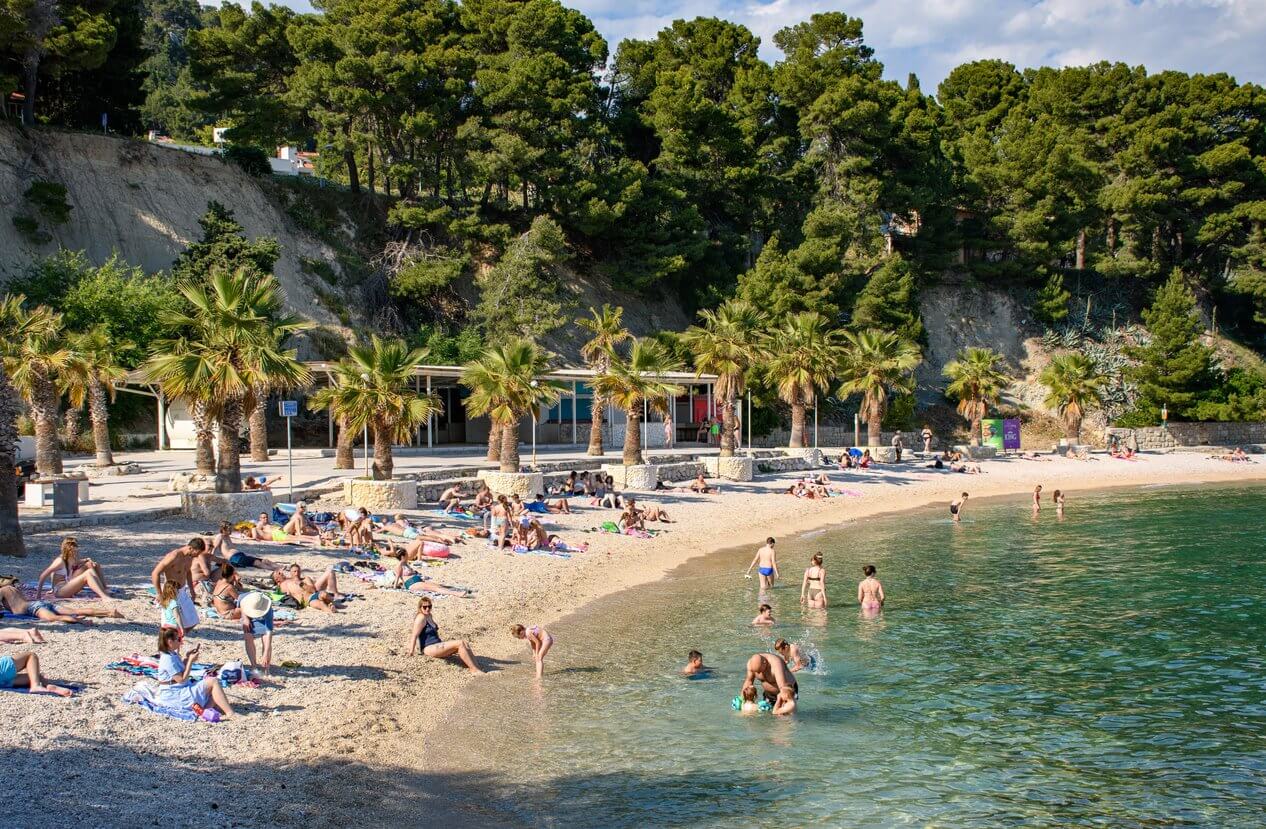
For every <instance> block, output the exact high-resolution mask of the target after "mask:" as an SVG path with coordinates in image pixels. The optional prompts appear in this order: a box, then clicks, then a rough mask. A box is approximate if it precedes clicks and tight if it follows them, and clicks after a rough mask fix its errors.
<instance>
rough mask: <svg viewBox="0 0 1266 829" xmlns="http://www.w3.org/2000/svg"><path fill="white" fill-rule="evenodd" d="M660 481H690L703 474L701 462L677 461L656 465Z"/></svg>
mask: <svg viewBox="0 0 1266 829" xmlns="http://www.w3.org/2000/svg"><path fill="white" fill-rule="evenodd" d="M657 467H658V469H659V479H660V480H661V481H691V480H694V479H695V478H696V477H698V475H699V473H700V472H705V471H706V470H704V468H703V461H678V462H676V463H661V464H657Z"/></svg>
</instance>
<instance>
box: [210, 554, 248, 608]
mask: <svg viewBox="0 0 1266 829" xmlns="http://www.w3.org/2000/svg"><path fill="white" fill-rule="evenodd" d="M241 585H242V578H241V576H239V575H238V574H237V570H236V569H234V567H233V565H232V564H226V565H224V566H223V567H221V568H220V579H219V581H217V582H216V583H215V587H214V588H213V589H212V591H211V606H212V607H214V608H215V612H216V613H219V614H220V616H221V617H222V618H225V619H240V618H241V617H242V611H241V610H240V609H238V606H237V599H238V595H239V591H240V589H241Z"/></svg>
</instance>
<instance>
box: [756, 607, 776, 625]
mask: <svg viewBox="0 0 1266 829" xmlns="http://www.w3.org/2000/svg"><path fill="white" fill-rule="evenodd" d="M773 623H774V609H773V608H772V607H770V606H769V605H767V604H762V605H761V606H760V607H758V608H756V618H755V619H753V620H752V624H753V625H772V624H773Z"/></svg>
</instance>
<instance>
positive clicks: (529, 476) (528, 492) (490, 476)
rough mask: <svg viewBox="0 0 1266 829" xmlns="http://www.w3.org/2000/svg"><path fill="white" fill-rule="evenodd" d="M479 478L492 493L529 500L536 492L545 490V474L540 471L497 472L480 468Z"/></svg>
mask: <svg viewBox="0 0 1266 829" xmlns="http://www.w3.org/2000/svg"><path fill="white" fill-rule="evenodd" d="M479 480H481V481H483V482H484V483H485V484H487V485H488V489H489V490H491V492H492V494H493V495H507V496H508V495H518V496H519V497H520V498H522V499H523V500H525V501H531V500H532V499H533V498H535V497H536V495H537V493H539V492H544V491H545V476H544V475H543V474H541V473H540V472H498V471H497V470H495V469H481V470H479Z"/></svg>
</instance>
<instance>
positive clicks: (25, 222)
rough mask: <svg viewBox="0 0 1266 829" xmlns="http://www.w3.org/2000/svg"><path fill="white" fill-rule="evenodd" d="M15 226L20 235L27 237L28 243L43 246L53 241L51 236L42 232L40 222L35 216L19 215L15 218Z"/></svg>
mask: <svg viewBox="0 0 1266 829" xmlns="http://www.w3.org/2000/svg"><path fill="white" fill-rule="evenodd" d="M12 221H13V226H14V227H15V228H17V230H18V233H21V234H22V235H23V236H25V237H26V239H27V241H29V242H31V243H33V244H36V245H43V244H47V243H49V242H51V241H53V237H52V235H51V234H49V233H47V232H46V231H43V230H40V220H39V219H37V218H35V217H34V216H28V215H26V214H19V215H17V216H14V217H13V220H12Z"/></svg>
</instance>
